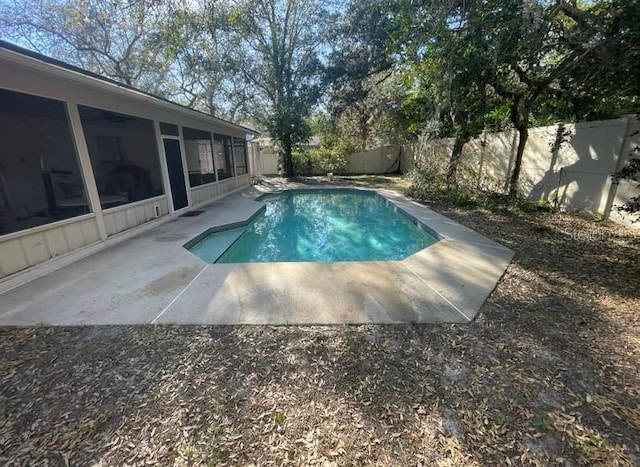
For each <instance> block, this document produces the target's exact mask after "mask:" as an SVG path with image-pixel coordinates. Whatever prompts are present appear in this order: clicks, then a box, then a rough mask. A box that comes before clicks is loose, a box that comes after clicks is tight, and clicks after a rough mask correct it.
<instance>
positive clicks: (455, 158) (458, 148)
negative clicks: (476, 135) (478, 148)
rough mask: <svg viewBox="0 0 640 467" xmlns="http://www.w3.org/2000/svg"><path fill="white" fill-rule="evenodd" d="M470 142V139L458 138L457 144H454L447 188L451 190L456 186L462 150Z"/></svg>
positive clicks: (448, 170) (448, 169)
mask: <svg viewBox="0 0 640 467" xmlns="http://www.w3.org/2000/svg"><path fill="white" fill-rule="evenodd" d="M468 140H469V139H468V138H464V137H462V136H456V142H455V143H454V144H453V151H452V152H451V158H450V159H449V167H448V168H447V188H451V187H452V186H453V185H455V184H456V174H457V172H458V164H459V163H460V156H462V148H463V147H464V145H465V143H466V142H467V141H468Z"/></svg>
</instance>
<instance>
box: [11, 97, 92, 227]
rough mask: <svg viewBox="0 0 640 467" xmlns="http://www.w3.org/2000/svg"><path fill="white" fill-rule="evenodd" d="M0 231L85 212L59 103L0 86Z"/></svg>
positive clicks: (72, 148)
mask: <svg viewBox="0 0 640 467" xmlns="http://www.w3.org/2000/svg"><path fill="white" fill-rule="evenodd" d="M0 141H2V144H1V145H0V235H2V234H7V233H11V232H17V231H20V230H24V229H28V228H31V227H36V226H38V225H43V224H47V223H50V222H55V221H58V220H62V219H67V218H70V217H74V216H78V215H81V214H86V213H88V212H90V206H89V202H88V201H87V197H86V193H85V189H84V181H83V178H82V173H81V171H80V164H79V162H78V158H77V155H76V151H75V146H74V144H73V139H72V136H71V129H70V126H69V122H68V120H67V113H66V110H65V105H64V103H63V102H61V101H56V100H53V99H45V98H43V97H36V96H32V95H29V94H23V93H19V92H14V91H8V90H5V89H0Z"/></svg>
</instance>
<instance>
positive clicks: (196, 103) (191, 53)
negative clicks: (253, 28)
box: [162, 0, 250, 121]
mask: <svg viewBox="0 0 640 467" xmlns="http://www.w3.org/2000/svg"><path fill="white" fill-rule="evenodd" d="M233 15H235V13H234V10H233V8H231V6H230V5H229V4H228V3H225V2H223V1H220V0H207V1H203V2H200V3H199V4H198V8H194V7H185V6H181V7H179V8H176V9H175V10H174V11H172V14H171V17H170V19H169V21H168V24H167V27H166V28H165V29H164V31H163V37H162V41H163V43H164V44H165V54H166V56H167V57H168V58H170V59H171V60H172V67H171V70H172V77H173V80H174V82H175V89H174V90H173V91H172V92H171V94H170V95H169V96H168V97H171V98H173V99H175V100H178V101H183V102H184V103H185V105H187V106H189V107H193V108H197V109H200V110H203V111H205V112H208V113H210V114H212V115H215V116H218V117H222V118H226V119H228V120H231V121H235V120H237V119H238V118H239V117H242V116H244V115H245V114H246V113H247V112H246V110H247V109H246V103H247V101H248V100H249V97H250V93H249V90H248V86H247V83H246V81H245V80H244V79H242V75H241V63H242V61H243V59H244V58H245V57H244V49H243V48H242V40H241V37H240V35H239V34H237V33H236V31H235V30H234V28H233V27H232V25H231V21H232V18H233ZM239 78H240V79H239Z"/></svg>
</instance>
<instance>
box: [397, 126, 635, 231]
mask: <svg viewBox="0 0 640 467" xmlns="http://www.w3.org/2000/svg"><path fill="white" fill-rule="evenodd" d="M559 135H560V136H561V138H562V140H563V143H562V144H561V145H560V146H559V147H558V145H557V144H555V143H556V142H557V141H558V139H557V138H558V137H559ZM429 144H438V145H440V146H441V149H442V153H443V157H448V155H449V154H450V153H451V146H452V145H453V141H451V140H442V141H439V142H436V143H429ZM517 144H518V134H517V132H516V131H515V130H512V131H505V132H500V133H486V134H483V135H481V136H480V137H479V138H476V139H474V140H473V141H471V142H469V143H468V144H467V145H465V147H464V155H463V159H462V160H461V164H462V166H463V168H467V169H468V170H469V171H470V172H472V173H473V174H474V176H475V177H476V178H477V185H478V186H480V187H484V188H491V189H494V190H495V189H497V190H505V189H506V185H507V182H508V180H509V176H510V174H511V172H512V170H513V164H514V161H515V155H516V149H517ZM638 146H640V121H639V120H638V118H637V117H625V118H620V119H614V120H603V121H595V122H585V123H577V124H564V125H562V124H558V125H553V126H547V127H539V128H532V129H530V130H529V139H528V141H527V145H526V147H525V151H524V156H523V160H522V171H521V175H520V187H521V190H522V192H523V193H524V194H525V195H526V196H527V197H528V198H530V199H533V200H548V201H550V202H552V203H555V204H556V205H557V206H559V207H560V208H563V209H566V210H581V211H590V212H593V213H599V214H600V215H602V216H603V217H605V218H606V217H608V216H610V217H611V219H612V220H617V221H622V222H628V221H629V219H628V218H625V217H624V216H622V215H621V214H619V213H618V211H617V210H616V209H615V206H617V205H622V204H624V203H625V202H627V201H628V200H629V199H630V198H631V197H632V196H636V195H637V194H638V191H637V188H636V186H637V183H634V182H630V181H627V180H621V181H620V182H619V183H618V182H617V181H616V180H615V179H614V178H613V177H612V176H611V175H612V174H613V173H615V172H617V171H618V170H619V169H620V168H621V167H623V166H624V164H625V163H626V161H627V160H628V158H629V157H630V154H631V153H632V151H633V149H634V148H636V147H638ZM416 147H420V146H419V145H412V146H410V145H407V146H403V150H402V157H401V170H402V171H403V172H405V173H406V172H408V171H410V170H411V168H412V167H413V164H414V163H415V161H416V160H418V159H419V158H420V157H421V149H416ZM612 207H613V208H614V209H613V210H612Z"/></svg>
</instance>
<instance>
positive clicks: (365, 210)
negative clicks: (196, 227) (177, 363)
mask: <svg viewBox="0 0 640 467" xmlns="http://www.w3.org/2000/svg"><path fill="white" fill-rule="evenodd" d="M258 199H259V201H262V202H264V203H265V208H264V209H263V210H262V211H261V212H260V213H259V214H258V215H257V216H256V217H255V218H254V219H253V220H251V221H250V222H249V223H248V224H247V225H243V226H238V225H237V224H236V225H233V226H230V227H229V228H224V227H223V228H217V229H215V230H216V231H209V232H205V234H203V235H200V236H199V237H197V238H196V239H194V240H192V241H191V242H188V243H187V244H186V245H185V247H187V248H188V249H189V251H191V253H193V254H195V255H196V256H198V257H199V258H201V259H202V260H204V261H206V262H208V263H265V262H337V261H389V260H401V259H404V258H406V257H408V256H410V255H412V254H413V253H416V252H417V251H419V250H422V249H423V248H426V247H428V246H429V245H431V244H433V243H435V242H436V241H437V238H436V234H435V233H433V232H432V231H430V229H429V228H428V227H427V226H425V225H423V224H421V223H420V222H418V221H416V220H415V219H413V218H411V217H410V216H409V215H408V214H406V213H405V212H404V211H403V210H402V209H399V208H398V207H397V206H395V205H394V204H393V203H391V202H390V201H389V200H387V199H386V198H384V197H383V196H380V195H379V194H377V193H375V192H370V191H365V190H352V189H350V190H342V189H330V190H320V189H318V190H287V191H283V192H279V193H274V194H267V195H263V196H261V197H260V198H258Z"/></svg>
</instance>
